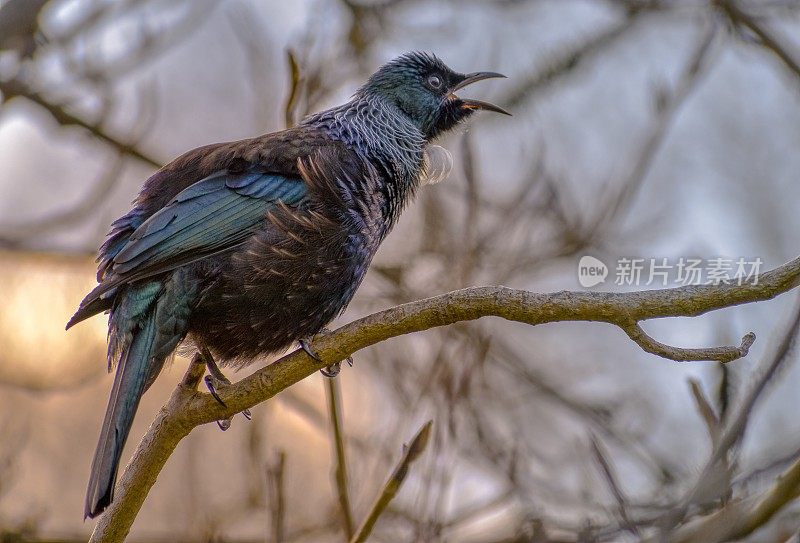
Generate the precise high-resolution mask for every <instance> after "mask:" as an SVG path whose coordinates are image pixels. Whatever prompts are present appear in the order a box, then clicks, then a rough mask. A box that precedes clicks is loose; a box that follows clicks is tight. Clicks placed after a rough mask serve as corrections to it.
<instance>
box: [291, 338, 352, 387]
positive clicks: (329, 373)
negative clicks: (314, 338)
mask: <svg viewBox="0 0 800 543" xmlns="http://www.w3.org/2000/svg"><path fill="white" fill-rule="evenodd" d="M323 331H324V330H323ZM299 343H300V348H301V349H303V351H305V353H306V354H307V355H308V356H310V357H311V358H313V359H314V360H316V361H317V362H323V363H324V362H325V361H324V360H322V359H321V358H320V357H319V355H318V354H317V353H316V352H314V349H313V348H312V347H311V343H310V339H301V340H300V341H299ZM346 361H347V365H348V366H350V367H351V368H352V367H353V357H352V356H348V357H347V359H346ZM340 371H342V363H341V362H335V363H333V364H331V365H330V366H327V367H325V368H322V369H321V370H319V372H320V373H321V374H322V375H324V376H325V377H328V378H329V379H333V378H334V377H336V376H337V375H339V372H340Z"/></svg>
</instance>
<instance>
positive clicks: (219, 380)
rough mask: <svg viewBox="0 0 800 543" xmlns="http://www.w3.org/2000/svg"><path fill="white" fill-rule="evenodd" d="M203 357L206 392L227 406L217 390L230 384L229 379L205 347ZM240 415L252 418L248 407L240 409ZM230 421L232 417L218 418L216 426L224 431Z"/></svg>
mask: <svg viewBox="0 0 800 543" xmlns="http://www.w3.org/2000/svg"><path fill="white" fill-rule="evenodd" d="M203 358H204V359H205V361H206V368H208V375H206V376H205V379H204V381H205V383H206V388H208V392H209V393H210V394H211V395H212V396H213V397H214V399H215V400H217V401H218V402H219V403H220V405H222V407H227V405H225V402H224V401H223V400H222V398H221V397H220V396H219V393H218V392H217V391H218V390H222V389H224V388H225V387H229V386H231V381H230V379H228V378H227V377H225V374H224V373H222V370H220V369H219V366H217V364H216V362H214V357H212V356H211V353H210V352H208V350H207V349H203ZM242 415H244V418H246V419H247V420H252V419H253V415H252V414H251V413H250V410H249V409H245V410H244V411H242ZM231 422H232V417H228V418H227V419H223V420H218V421H217V426H219V429H220V430H222V431H223V432H224V431H225V430H227V429H228V428H230V427H231Z"/></svg>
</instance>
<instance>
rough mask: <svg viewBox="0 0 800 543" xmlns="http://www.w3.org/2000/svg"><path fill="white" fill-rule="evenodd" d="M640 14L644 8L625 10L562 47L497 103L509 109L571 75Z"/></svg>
mask: <svg viewBox="0 0 800 543" xmlns="http://www.w3.org/2000/svg"><path fill="white" fill-rule="evenodd" d="M643 13H645V10H637V11H632V12H629V14H628V16H627V17H625V18H624V19H622V20H620V21H619V22H617V23H614V24H613V25H611V26H610V27H609V28H607V29H605V30H603V31H601V32H599V33H597V34H596V35H594V36H592V37H590V38H588V39H587V40H586V41H584V42H583V43H581V44H579V45H574V46H572V47H571V48H566V47H565V48H564V49H566V52H563V53H562V52H559V53H558V55H557V56H556V57H555V58H553V59H552V60H550V61H549V63H548V64H547V65H546V66H545V67H544V69H541V70H538V71H536V72H535V73H533V74H531V75H530V76H528V77H527V78H526V79H523V80H522V82H521V83H519V85H517V87H516V88H515V89H514V90H512V91H511V92H510V93H509V94H508V95H506V96H505V97H503V99H502V100H500V103H502V104H504V107H508V108H509V110H513V109H514V108H515V107H518V106H520V105H521V104H522V103H523V102H524V101H525V100H528V99H529V98H531V97H532V96H534V95H535V94H536V93H538V92H539V91H541V90H543V89H545V88H547V87H548V86H549V85H551V84H553V83H554V82H556V81H557V80H558V79H560V78H562V77H565V76H567V75H569V74H572V73H573V72H575V71H576V70H577V69H578V68H579V67H580V66H581V64H582V63H583V62H586V61H588V60H591V59H592V58H594V57H597V56H598V55H600V54H601V53H603V52H604V51H606V49H608V48H609V47H610V46H611V45H613V44H614V43H616V42H617V41H619V39H620V38H622V37H623V36H625V35H626V34H627V33H628V32H630V31H631V30H632V29H633V28H634V24H633V23H634V22H635V21H636V20H637V18H638V17H639V16H640V15H641V14H643Z"/></svg>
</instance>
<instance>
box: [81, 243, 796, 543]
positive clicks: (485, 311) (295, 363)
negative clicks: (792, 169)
mask: <svg viewBox="0 0 800 543" xmlns="http://www.w3.org/2000/svg"><path fill="white" fill-rule="evenodd" d="M799 281H800V258H797V259H795V260H792V261H791V262H789V263H787V264H784V265H783V266H780V267H778V268H776V269H774V270H771V271H768V272H765V273H764V274H762V275H761V276H760V277H759V278H758V281H757V282H755V281H754V282H750V283H744V284H742V285H736V284H724V283H723V284H719V285H700V286H686V287H679V288H674V289H662V290H648V291H642V292H628V293H612V292H566V291H563V292H556V293H551V294H540V293H534V292H528V291H524V290H515V289H510V288H506V287H497V286H495V287H475V288H467V289H462V290H458V291H454V292H450V293H447V294H442V295H439V296H435V297H432V298H427V299H425V300H420V301H417V302H412V303H408V304H404V305H400V306H397V307H393V308H391V309H387V310H385V311H381V312H378V313H375V314H373V315H370V316H368V317H364V318H362V319H359V320H357V321H355V322H352V323H350V324H347V325H345V326H343V327H341V328H339V329H338V330H336V331H333V332H326V333H323V334H320V335H318V336H317V337H316V338H315V339H314V348H315V350H316V352H317V354H318V355H319V357H320V360H314V359H312V358H311V357H309V356H308V355H307V354H306V353H305V352H304V351H303V350H302V349H299V350H296V351H293V352H292V353H290V354H288V355H286V356H284V357H283V358H281V359H279V360H277V361H276V362H274V363H272V364H270V365H269V366H266V367H265V368H262V369H260V370H258V371H256V372H255V373H253V374H252V375H250V376H248V377H246V378H244V379H242V380H241V381H239V382H238V383H235V384H233V385H232V386H231V387H229V388H226V389H225V390H222V391H220V396H221V397H222V400H223V401H224V402H225V405H226V406H227V407H223V406H222V405H221V404H220V403H219V402H217V401H216V400H215V399H213V398H212V397H211V396H210V395H208V394H201V393H199V392H197V390H196V387H195V386H194V383H195V382H196V379H195V373H196V372H197V371H201V370H202V368H200V370H198V369H195V367H196V366H198V364H192V365H191V366H190V368H189V371H188V372H187V376H188V377H191V379H188V382H189V383H190V384H192V386H187V385H186V384H182V385H181V386H179V387H178V388H177V389H176V390H175V391H174V392H173V394H172V396H171V398H170V400H169V401H168V402H167V404H166V405H165V406H164V407H163V408H162V409H161V411H160V412H159V414H158V416H157V417H156V420H155V421H154V422H153V424H152V425H151V426H150V429H149V430H148V432H147V434H146V435H145V436H144V438H143V439H142V441H141V443H140V444H139V446H138V447H137V449H136V451H135V452H134V455H133V458H132V460H131V462H130V464H129V465H128V467H127V468H126V469H125V472H124V473H123V475H122V477H121V478H120V481H119V484H118V488H117V491H116V498H115V501H114V503H112V504H111V506H110V507H109V509H108V510H107V511H106V513H105V514H104V515H103V516H102V517H101V518H100V521H99V522H98V524H97V526H96V527H95V531H94V533H93V535H92V541H94V542H99V541H107V542H114V541H122V540H123V539H124V538H125V536H126V535H127V533H128V531H129V530H130V527H131V525H132V524H133V521H134V519H135V518H136V515H137V514H138V512H139V509H140V508H141V505H142V503H143V502H144V499H145V497H146V495H147V493H148V492H149V490H150V488H151V487H152V486H153V484H154V483H155V480H156V477H157V475H158V473H159V472H160V471H161V469H162V468H163V466H164V464H165V463H166V461H167V459H168V458H169V456H170V455H171V454H172V451H173V450H174V449H175V447H176V446H177V444H178V443H179V442H180V440H181V439H183V438H184V437H185V436H186V435H188V433H189V432H190V431H191V430H192V428H194V427H195V426H199V425H200V424H207V423H210V422H214V421H216V420H222V419H225V418H228V417H231V416H233V415H234V414H236V413H238V412H240V411H242V410H244V409H246V408H250V407H253V406H254V405H256V404H258V403H260V402H263V401H266V400H268V399H269V398H271V397H273V396H274V395H275V394H277V393H278V392H280V391H282V390H284V389H286V388H288V387H289V386H291V385H293V384H295V383H297V382H299V381H300V380H302V379H305V378H306V377H308V376H309V375H312V374H313V373H314V372H316V371H318V370H319V369H321V368H323V367H326V366H329V365H331V364H332V363H334V362H336V361H340V360H344V359H345V358H347V357H348V356H350V355H351V354H353V353H354V352H355V351H358V350H360V349H363V348H365V347H368V346H370V345H374V344H376V343H379V342H381V341H385V340H387V339H389V338H392V337H396V336H400V335H403V334H409V333H412V332H419V331H422V330H428V329H430V328H434V327H438V326H445V325H450V324H453V323H456V322H459V321H467V320H474V319H478V318H481V317H485V316H497V317H502V318H505V319H508V320H513V321H517V322H522V323H527V324H530V325H538V324H544V323H552V322H562V321H594V322H605V323H609V324H613V325H616V326H619V327H622V328H624V327H626V326H630V323H631V322H632V321H639V320H646V319H653V318H662V317H678V316H698V315H702V314H704V313H707V312H710V311H714V310H717V309H721V308H725V307H731V306H735V305H740V304H745V303H751V302H756V301H763V300H769V299H772V298H774V297H776V296H778V295H779V294H782V293H784V292H787V291H789V290H792V289H794V288H795V287H796V286H797V285H798V282H799Z"/></svg>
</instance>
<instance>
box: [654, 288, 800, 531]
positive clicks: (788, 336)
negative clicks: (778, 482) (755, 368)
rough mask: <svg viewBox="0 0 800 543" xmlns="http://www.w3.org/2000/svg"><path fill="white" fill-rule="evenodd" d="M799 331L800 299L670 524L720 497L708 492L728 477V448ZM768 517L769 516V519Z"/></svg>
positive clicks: (669, 516) (740, 433) (740, 434)
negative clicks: (776, 343)
mask: <svg viewBox="0 0 800 543" xmlns="http://www.w3.org/2000/svg"><path fill="white" fill-rule="evenodd" d="M798 331H800V303H798V304H796V308H795V312H794V315H793V318H792V321H791V323H790V325H789V327H788V328H787V331H786V333H785V334H784V336H783V338H782V339H781V342H780V343H779V344H778V345H777V347H776V349H775V352H774V353H773V354H772V356H771V357H769V358H767V359H766V360H765V362H764V363H763V366H764V367H763V368H762V369H761V374H760V375H759V377H758V379H757V380H756V381H755V383H754V384H753V385H752V388H751V389H750V390H749V391H748V393H747V395H746V396H745V397H744V398H743V399H742V401H741V402H740V404H739V405H738V406H737V408H736V411H735V412H733V413H732V415H731V419H730V420H729V421H726V423H725V426H724V429H723V430H722V431H721V432H720V436H719V438H718V439H717V440H716V442H715V444H714V448H713V450H712V452H711V456H710V457H709V459H708V461H707V462H706V465H705V467H704V468H703V471H702V472H701V473H700V476H699V477H698V479H697V481H696V483H695V485H694V486H693V487H692V489H691V490H690V491H689V492H688V493H687V495H686V497H685V498H684V500H683V503H682V505H681V506H680V508H678V509H677V510H673V511H670V512H668V513H667V515H666V517H667V519H668V521H667V522H668V524H673V523H676V522H680V520H682V518H683V517H684V516H685V515H686V513H687V512H688V511H689V510H690V508H691V507H692V506H693V505H695V504H696V503H697V502H699V501H701V500H702V501H709V500H713V499H716V498H717V497H718V496H716V495H711V496H709V495H708V494H709V492H712V493H714V491H715V489H716V488H718V487H719V485H715V484H714V483H715V481H717V480H719V478H720V477H724V478H725V479H727V478H728V475H729V474H728V473H727V471H728V470H729V466H728V462H727V460H726V456H727V454H728V451H730V450H731V448H733V447H734V446H735V445H736V444H737V443H739V442H740V441H741V440H742V438H743V437H744V433H745V430H746V428H747V424H748V422H749V420H750V415H751V414H752V412H753V408H754V407H755V404H756V402H757V401H758V399H759V398H760V396H761V393H762V392H763V391H764V390H765V388H766V387H767V384H768V383H769V382H770V381H771V380H772V378H773V377H774V375H775V374H776V373H777V371H778V370H779V369H780V368H781V366H783V364H784V362H785V361H786V359H787V357H788V355H789V353H790V352H791V350H792V347H793V346H794V342H795V339H796V337H797V334H798ZM792 469H798V468H797V467H796V465H795V466H793V467H792V468H790V471H791V470H792ZM795 484H797V485H798V488H797V489H796V491H797V492H800V478H799V479H798V480H797V482H796V483H795ZM724 486H725V490H727V488H729V485H727V484H726V485H724ZM773 513H774V511H773ZM770 516H771V515H770ZM768 518H769V517H767V519H768ZM767 519H765V521H766V520H767ZM751 531H752V530H751ZM743 535H746V534H743ZM740 537H741V536H740ZM678 540H680V539H678Z"/></svg>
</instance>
